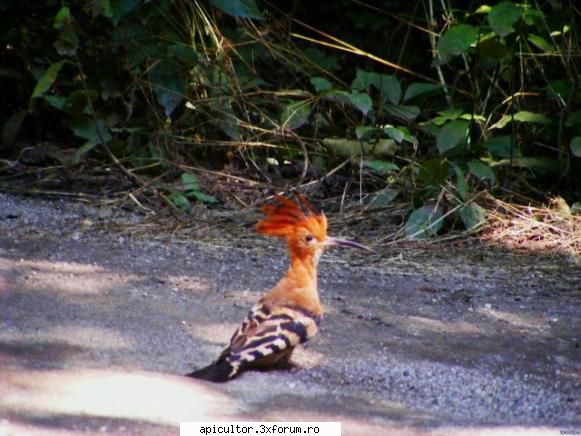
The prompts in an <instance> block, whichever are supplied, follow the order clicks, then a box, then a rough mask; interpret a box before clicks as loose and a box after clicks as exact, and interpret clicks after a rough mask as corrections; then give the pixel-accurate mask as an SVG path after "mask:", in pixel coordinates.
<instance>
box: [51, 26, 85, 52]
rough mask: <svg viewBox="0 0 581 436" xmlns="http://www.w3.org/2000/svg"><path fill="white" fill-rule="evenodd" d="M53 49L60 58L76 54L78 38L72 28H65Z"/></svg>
mask: <svg viewBox="0 0 581 436" xmlns="http://www.w3.org/2000/svg"><path fill="white" fill-rule="evenodd" d="M54 48H55V49H56V51H57V53H58V54H60V55H61V56H73V55H75V54H76V53H77V49H78V48H79V37H78V35H77V32H75V29H74V28H73V27H72V26H67V27H65V28H64V29H63V30H62V31H61V32H60V34H59V39H58V40H57V41H56V42H55V43H54Z"/></svg>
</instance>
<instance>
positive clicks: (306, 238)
mask: <svg viewBox="0 0 581 436" xmlns="http://www.w3.org/2000/svg"><path fill="white" fill-rule="evenodd" d="M313 239H315V237H314V236H313V235H307V236H306V237H305V241H307V242H313Z"/></svg>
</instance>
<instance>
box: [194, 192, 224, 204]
mask: <svg viewBox="0 0 581 436" xmlns="http://www.w3.org/2000/svg"><path fill="white" fill-rule="evenodd" d="M192 195H193V196H194V197H195V198H196V200H198V201H201V202H203V203H218V200H217V199H216V197H214V196H213V195H210V194H206V193H205V192H202V191H193V192H192Z"/></svg>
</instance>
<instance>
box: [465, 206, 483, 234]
mask: <svg viewBox="0 0 581 436" xmlns="http://www.w3.org/2000/svg"><path fill="white" fill-rule="evenodd" d="M459 214H460V219H461V220H462V222H463V223H464V227H466V230H469V231H471V230H476V229H478V228H480V227H482V226H483V225H484V224H485V223H486V211H485V210H484V209H483V208H482V207H481V206H479V205H477V204H476V203H470V204H467V205H465V206H462V207H461V208H460V211H459Z"/></svg>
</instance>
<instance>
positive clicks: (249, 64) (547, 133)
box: [0, 0, 581, 237]
mask: <svg viewBox="0 0 581 436" xmlns="http://www.w3.org/2000/svg"><path fill="white" fill-rule="evenodd" d="M580 18H581V10H580V9H579V5H576V2H574V1H523V2H516V1H502V2H495V1H492V2H473V1H458V2H457V1H454V2H449V1H438V2H436V1H432V0H417V1H399V0H392V1H390V0H385V1H368V2H367V1H358V0H340V1H334V2H301V1H298V0H296V1H292V2H276V1H258V0H257V1H255V0H231V1H228V0H205V1H204V0H173V1H172V0H159V1H146V0H125V1H122V0H89V1H56V0H42V1H25V0H23V1H20V2H13V1H5V0H0V35H1V41H2V44H1V46H0V91H1V95H2V98H1V100H0V129H1V133H2V137H1V142H0V158H2V160H1V161H0V162H1V165H0V172H1V173H0V176H2V179H0V183H1V182H2V181H4V182H5V181H7V180H8V179H11V180H12V179H13V178H14V177H15V176H17V175H21V174H23V173H26V174H28V175H30V174H31V173H32V174H34V176H35V177H36V179H35V180H36V181H37V182H41V181H42V180H44V178H45V177H46V173H43V172H42V169H46V168H52V169H55V168H56V169H57V170H58V171H60V172H61V173H63V174H64V173H66V174H71V173H75V174H86V175H87V177H89V176H88V175H89V174H93V175H94V174H95V173H96V172H97V173H98V172H99V171H105V168H107V167H112V168H115V169H117V170H119V173H120V174H122V175H123V177H124V179H125V181H124V182H119V183H117V184H113V185H106V184H105V185H103V184H102V185H99V189H101V193H102V194H103V195H114V194H115V193H116V192H119V191H121V190H128V189H137V190H136V191H134V192H135V194H136V195H138V196H139V195H141V196H143V197H145V198H147V197H148V196H149V197H151V196H153V195H152V194H156V195H158V196H161V197H162V198H163V199H164V200H165V201H166V202H167V204H169V205H170V206H172V207H174V208H175V209H176V210H179V209H181V210H184V211H186V212H187V211H189V210H191V208H192V206H193V204H195V203H196V202H202V203H206V204H208V205H211V204H220V203H224V202H228V201H230V202H231V201H233V200H232V198H231V197H232V196H234V198H235V202H237V203H239V204H242V205H247V204H250V203H251V202H252V201H251V200H252V195H250V194H248V192H249V191H251V190H252V188H261V189H262V188H264V189H267V190H271V191H274V190H289V189H294V188H296V189H299V190H301V191H305V192H307V193H308V194H309V195H310V196H314V197H324V196H330V195H335V196H339V197H347V198H356V199H358V201H360V202H361V203H362V204H365V205H367V206H369V205H370V204H374V205H375V206H377V207H382V206H386V205H389V204H391V203H392V202H394V201H398V200H399V201H403V202H405V203H407V204H408V205H409V207H408V209H407V210H408V213H409V215H408V217H407V223H406V227H405V231H406V233H407V234H408V236H418V237H422V236H430V235H433V234H435V233H437V232H438V231H440V230H441V229H442V226H443V225H445V223H452V225H453V226H458V227H461V228H466V229H475V228H478V227H479V226H480V225H481V224H482V223H483V222H484V219H485V210H484V209H483V208H482V206H481V204H482V202H481V201H480V200H481V199H482V198H484V197H485V196H488V195H489V194H492V195H494V196H499V197H503V198H506V197H510V198H513V199H514V198H516V199H523V198H526V199H534V200H539V201H543V200H546V199H548V198H550V197H554V196H559V198H561V201H562V205H564V207H566V208H567V209H568V210H569V211H570V212H571V213H573V214H574V213H576V211H578V210H579V206H580V203H579V201H580V200H581V194H580V193H581V92H580V88H579V83H580V78H581V76H580V71H579V70H580V68H581V62H579V59H580V56H581V52H580V47H579V32H580V30H581V28H580V26H579V22H580ZM232 181H235V182H236V183H237V185H236V186H237V189H238V190H236V189H233V187H232V184H231V183H232ZM242 187H246V188H248V189H246V190H243V189H241V188H242ZM255 190H256V189H255ZM479 203H480V204H479Z"/></svg>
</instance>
